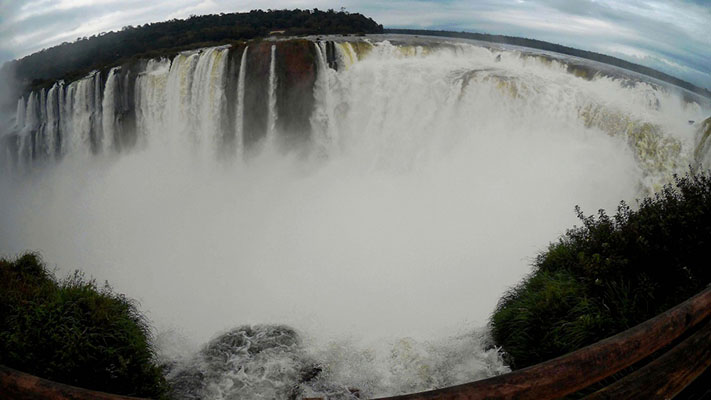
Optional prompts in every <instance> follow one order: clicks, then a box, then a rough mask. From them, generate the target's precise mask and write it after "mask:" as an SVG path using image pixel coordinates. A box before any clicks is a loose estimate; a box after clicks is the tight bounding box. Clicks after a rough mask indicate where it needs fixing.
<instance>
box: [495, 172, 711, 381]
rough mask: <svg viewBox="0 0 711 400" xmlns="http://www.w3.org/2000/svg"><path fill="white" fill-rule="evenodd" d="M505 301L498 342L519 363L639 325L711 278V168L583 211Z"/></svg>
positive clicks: (542, 358)
mask: <svg viewBox="0 0 711 400" xmlns="http://www.w3.org/2000/svg"><path fill="white" fill-rule="evenodd" d="M576 211H577V213H578V217H579V218H580V220H581V222H582V226H579V227H573V228H572V229H570V230H568V231H567V232H566V233H565V234H564V235H563V236H562V237H561V238H560V239H559V240H558V241H557V242H555V243H552V244H551V245H550V246H549V248H548V249H547V251H545V252H543V253H541V254H540V255H538V257H537V258H536V261H535V263H534V265H533V271H532V273H531V274H530V275H529V276H528V277H527V278H525V279H524V281H523V282H522V283H520V284H519V285H518V286H517V287H515V288H513V289H511V290H510V291H509V292H508V293H506V294H505V295H504V296H503V298H502V299H501V300H500V301H499V304H498V306H497V308H496V310H495V312H494V314H493V315H492V318H491V327H492V335H493V338H494V341H495V342H496V344H497V345H499V346H501V347H502V349H503V350H504V352H505V354H506V357H507V361H508V362H509V363H510V364H511V366H512V368H515V369H518V368H524V367H527V366H530V365H533V364H536V363H539V362H542V361H546V360H549V359H551V358H554V357H558V356H561V355H563V354H566V353H568V352H570V351H574V350H577V349H579V348H581V347H583V346H586V345H589V344H592V343H595V342H597V341H599V340H602V339H604V338H606V337H608V336H611V335H614V334H616V333H618V332H621V331H623V330H626V329H628V328H631V327H633V326H634V325H636V324H639V323H641V322H643V321H645V320H647V319H649V318H651V317H653V316H655V315H657V314H659V313H661V312H663V311H665V310H667V309H669V308H671V307H673V306H675V305H676V304H678V303H681V302H682V301H684V300H685V299H687V298H689V297H691V296H693V295H694V294H696V293H698V292H700V291H701V290H703V289H704V288H705V287H706V286H707V285H708V284H709V283H710V282H711V264H709V262H708V254H709V249H711V176H710V175H709V173H698V174H693V173H688V174H686V175H685V176H683V177H675V180H674V182H673V183H672V184H669V185H667V186H665V187H664V188H663V190H661V191H660V192H659V193H657V194H656V195H654V196H652V197H648V198H645V199H643V200H641V201H640V202H639V207H638V208H637V209H636V210H633V209H632V208H631V207H629V206H628V205H627V204H625V203H624V202H622V203H620V206H619V207H618V209H617V213H616V214H615V215H614V216H608V215H607V214H606V213H605V212H604V211H602V210H601V211H599V212H598V214H597V215H595V216H586V215H584V214H583V213H582V211H581V210H580V209H579V208H578V207H576Z"/></svg>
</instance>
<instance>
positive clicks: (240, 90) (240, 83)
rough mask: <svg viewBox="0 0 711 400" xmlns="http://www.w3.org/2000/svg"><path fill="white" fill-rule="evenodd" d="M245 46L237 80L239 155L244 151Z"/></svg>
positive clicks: (236, 127)
mask: <svg viewBox="0 0 711 400" xmlns="http://www.w3.org/2000/svg"><path fill="white" fill-rule="evenodd" d="M248 49H249V46H245V48H244V51H243V52H242V58H241V60H240V62H239V78H238V79H237V112H236V113H235V142H236V148H237V153H238V154H240V153H242V152H243V151H244V88H245V77H246V76H247V50H248Z"/></svg>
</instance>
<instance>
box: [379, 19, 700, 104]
mask: <svg viewBox="0 0 711 400" xmlns="http://www.w3.org/2000/svg"><path fill="white" fill-rule="evenodd" d="M385 33H399V34H408V35H427V36H445V37H454V38H464V39H474V40H481V41H485V42H493V43H502V44H511V45H515V46H523V47H530V48H534V49H540V50H546V51H553V52H556V53H561V54H567V55H570V56H575V57H580V58H585V59H588V60H593V61H597V62H601V63H605V64H609V65H614V66H616V67H620V68H624V69H627V70H630V71H634V72H637V73H640V74H644V75H647V76H650V77H652V78H656V79H659V80H660V81H664V82H668V83H671V84H673V85H676V86H678V87H681V88H684V89H687V90H689V91H691V92H694V93H696V94H699V95H701V96H705V97H709V98H711V91H709V90H708V89H704V88H700V87H698V86H696V85H694V84H692V83H689V82H687V81H684V80H681V79H679V78H675V77H673V76H671V75H668V74H665V73H663V72H660V71H657V70H655V69H652V68H649V67H645V66H643V65H639V64H635V63H631V62H629V61H625V60H621V59H619V58H615V57H612V56H608V55H605V54H600V53H595V52H592V51H586V50H580V49H574V48H572V47H567V46H562V45H559V44H555V43H550V42H544V41H542V40H536V39H527V38H521V37H515V36H503V35H490V34H487V33H473V32H452V31H431V30H420V29H386V30H385Z"/></svg>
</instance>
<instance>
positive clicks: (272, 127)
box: [267, 45, 277, 144]
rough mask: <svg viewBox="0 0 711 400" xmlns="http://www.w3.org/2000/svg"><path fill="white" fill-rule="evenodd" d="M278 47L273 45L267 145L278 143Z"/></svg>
mask: <svg viewBox="0 0 711 400" xmlns="http://www.w3.org/2000/svg"><path fill="white" fill-rule="evenodd" d="M275 70H276V45H272V52H271V60H270V61H269V89H268V90H269V97H268V100H267V107H268V113H267V143H268V144H274V143H275V142H276V120H277V107H276V102H277V98H276V90H277V77H276V71H275Z"/></svg>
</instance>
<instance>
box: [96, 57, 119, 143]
mask: <svg viewBox="0 0 711 400" xmlns="http://www.w3.org/2000/svg"><path fill="white" fill-rule="evenodd" d="M119 71H120V68H119V67H115V68H111V70H110V71H109V75H108V76H107V77H106V88H105V89H104V99H103V102H102V104H101V109H102V121H101V125H102V128H103V135H102V138H101V148H102V150H103V151H104V152H108V151H110V150H111V149H112V147H113V143H114V137H115V136H116V131H117V127H116V96H117V95H118V86H119V78H120V76H119Z"/></svg>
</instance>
